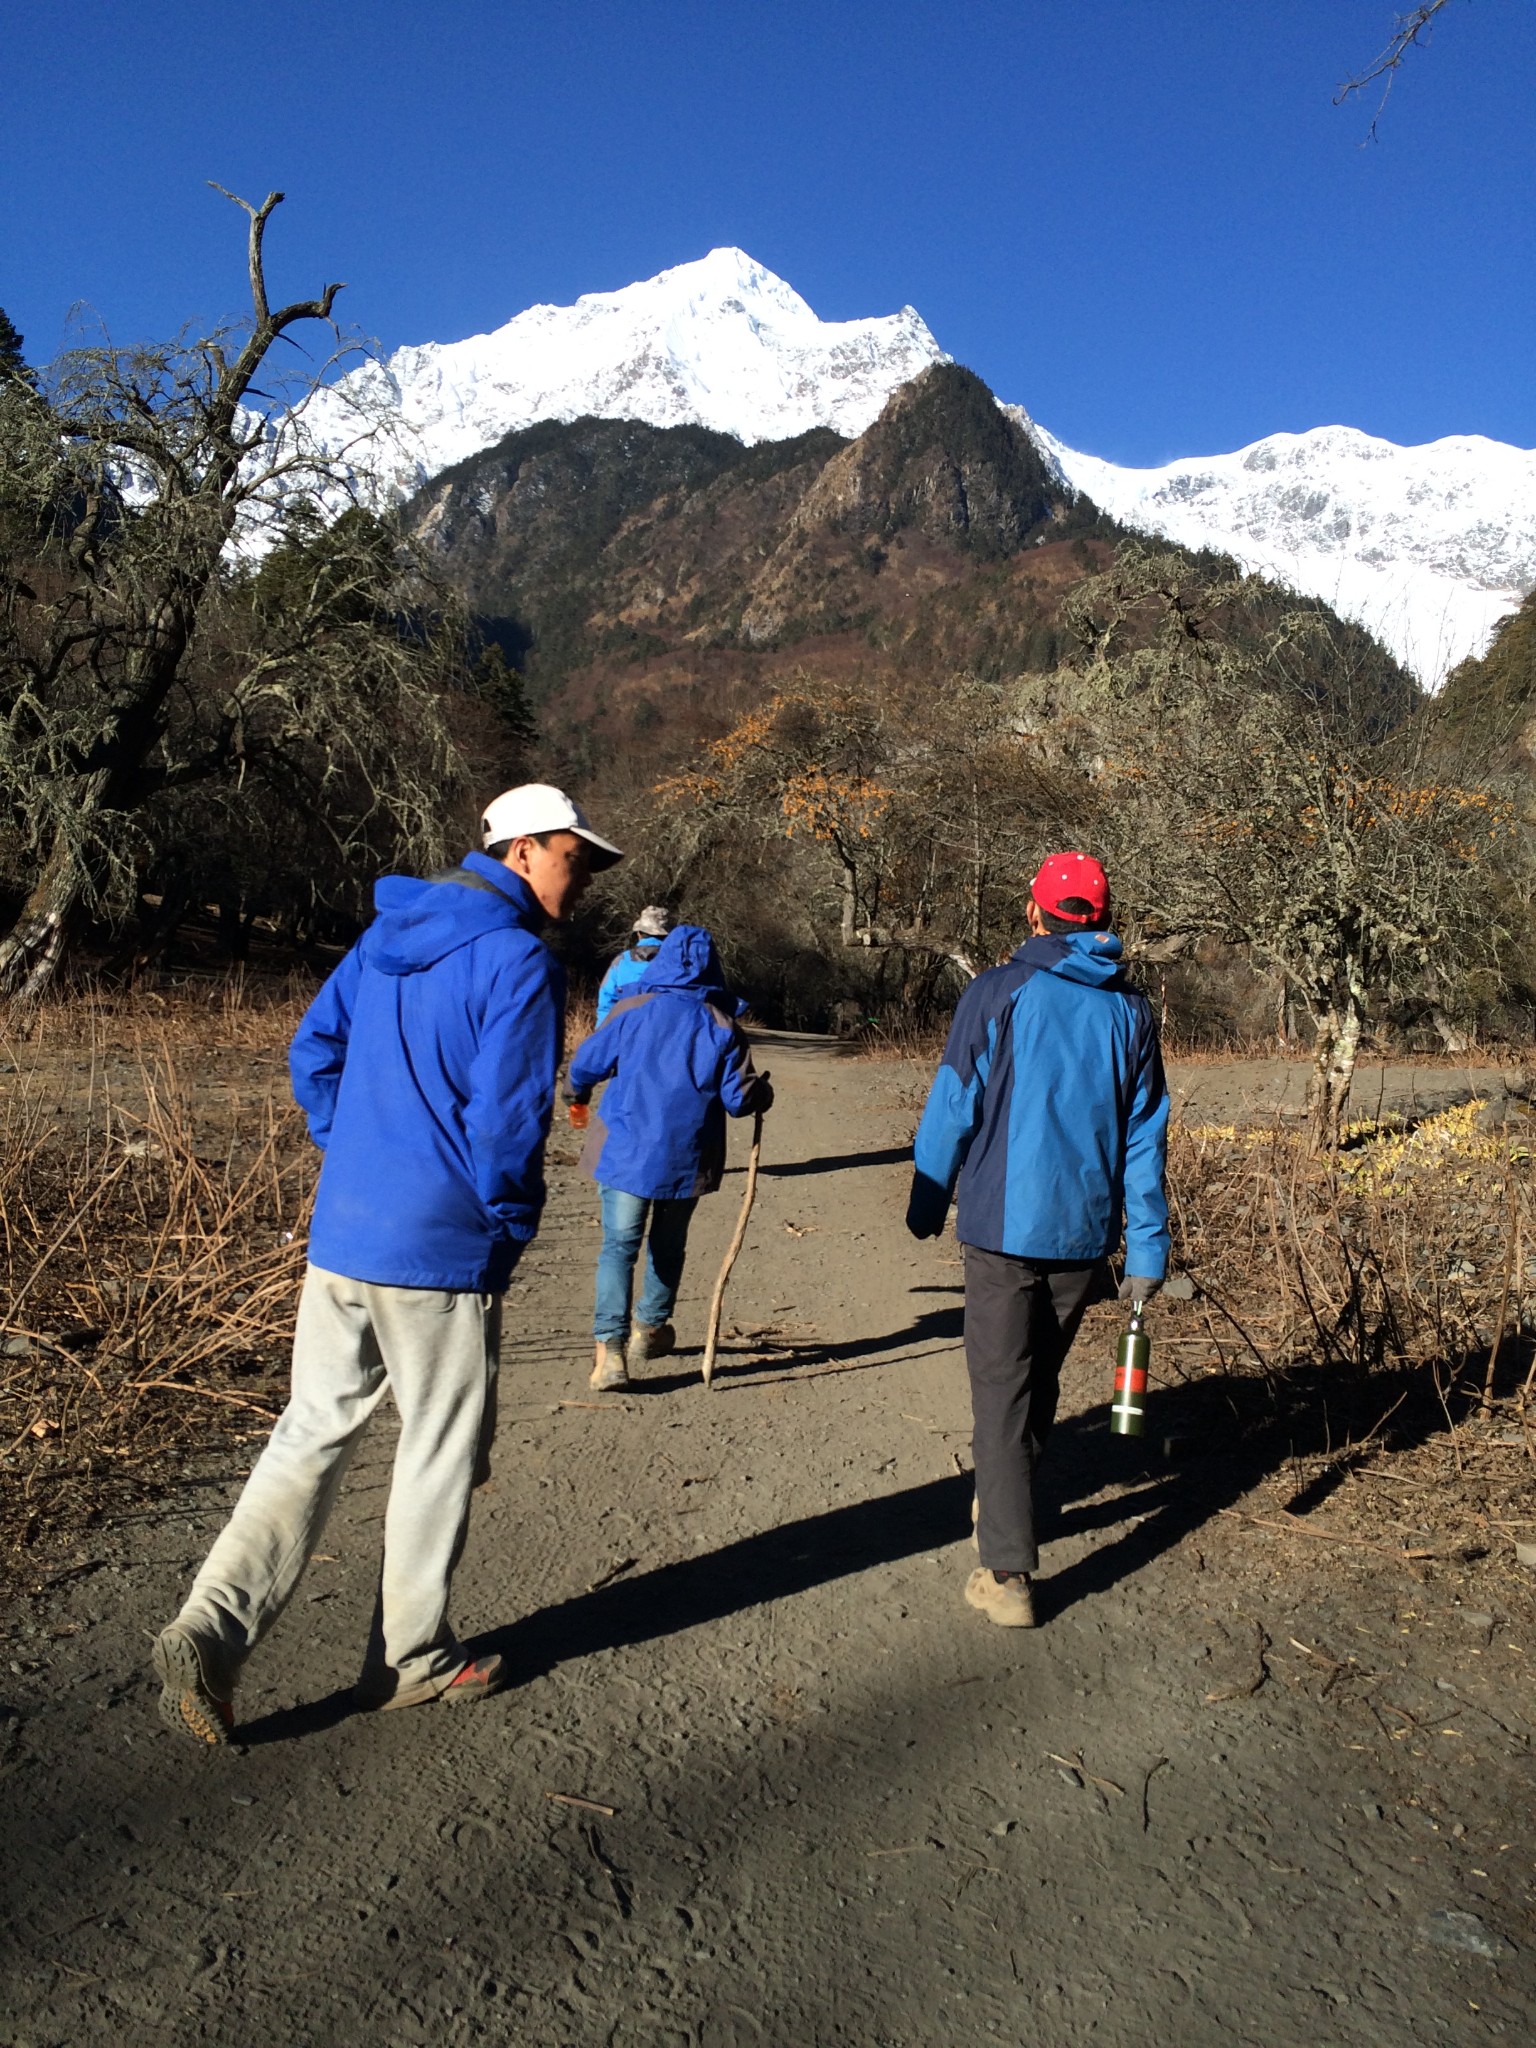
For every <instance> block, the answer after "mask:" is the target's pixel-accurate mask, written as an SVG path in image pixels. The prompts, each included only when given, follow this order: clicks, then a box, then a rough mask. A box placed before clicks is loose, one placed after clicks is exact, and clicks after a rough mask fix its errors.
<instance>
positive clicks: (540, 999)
mask: <svg viewBox="0 0 1536 2048" xmlns="http://www.w3.org/2000/svg"><path fill="white" fill-rule="evenodd" d="M457 872H458V873H459V875H460V876H461V877H462V879H460V880H457V881H454V880H447V879H438V880H434V881H430V882H426V881H419V880H417V879H416V878H415V877H413V876H409V875H386V876H384V878H383V880H382V881H380V882H379V883H378V885H377V887H376V888H375V890H374V904H375V907H376V909H377V912H378V915H377V916H376V917H375V919H374V921H373V923H372V924H371V925H370V926H369V927H368V929H367V931H366V932H364V934H363V936H362V937H361V938H360V939H359V940H358V942H357V944H356V945H355V946H354V947H353V948H352V950H351V952H350V953H348V955H347V957H346V958H345V959H344V960H343V961H342V963H341V965H340V966H339V967H338V968H337V969H336V971H335V973H334V974H333V975H332V976H331V978H330V979H329V981H327V982H326V984H325V986H324V987H323V988H322V989H321V991H320V993H319V995H317V996H316V997H315V1000H314V1001H313V1002H312V1003H311V1004H310V1006H309V1009H308V1011H307V1012H306V1013H305V1016H304V1020H303V1022H302V1023H301V1024H300V1026H299V1028H298V1032H297V1034H296V1035H295V1037H294V1041H293V1045H292V1048H291V1049H290V1052H289V1056H288V1063H289V1068H290V1071H291V1073H292V1075H293V1092H294V1095H295V1097H296V1098H297V1101H298V1104H299V1107H300V1108H301V1109H302V1110H304V1112H305V1113H306V1115H307V1116H308V1118H309V1132H310V1136H311V1137H312V1138H313V1139H314V1141H315V1143H316V1144H317V1145H318V1146H320V1147H321V1149H322V1150H323V1151H324V1153H325V1161H324V1164H323V1165H322V1166H321V1169H320V1187H319V1191H318V1193H317V1194H316V1196H315V1215H314V1221H313V1223H312V1224H311V1226H310V1233H309V1257H310V1261H311V1263H312V1264H314V1265H316V1266H323V1267H324V1268H325V1269H326V1270H327V1271H328V1272H332V1273H342V1274H345V1275H346V1277H347V1278H348V1279H350V1280H371V1281H376V1282H378V1283H380V1284H381V1285H384V1286H387V1287H426V1288H442V1289H444V1290H446V1291H454V1292H460V1291H462V1292H468V1293H498V1292H499V1291H500V1290H501V1289H502V1288H503V1287H505V1286H506V1284H507V1280H508V1277H509V1275H510V1274H511V1271H512V1268H513V1266H514V1264H515V1263H516V1260H517V1256H518V1253H519V1251H520V1250H521V1248H522V1246H523V1245H524V1244H525V1243H526V1242H527V1241H528V1239H529V1238H531V1237H532V1236H533V1234H534V1231H535V1230H536V1229H537V1228H538V1222H539V1214H540V1211H541V1210H542V1208H543V1206H544V1140H545V1138H546V1137H547V1136H548V1134H549V1119H550V1112H551V1111H552V1109H553V1107H554V1099H555V1076H556V1073H557V1071H558V1068H559V1063H560V1052H561V1041H562V1037H563V1033H564V1023H565V974H564V970H563V969H562V968H561V966H560V963H559V961H558V960H556V959H555V957H554V955H553V954H552V953H551V952H550V950H549V948H548V947H547V946H546V945H545V944H544V942H543V941H542V940H541V939H540V938H539V937H538V930H539V927H540V925H541V924H542V923H543V921H544V913H543V911H542V910H541V909H540V908H539V905H538V903H537V901H536V899H535V898H534V895H533V892H532V891H531V890H530V889H529V888H528V886H527V884H526V883H525V882H523V881H522V880H521V879H520V878H519V877H518V876H516V875H514V874H512V873H511V872H510V870H508V869H507V868H505V867H503V866H502V864H501V863H500V861H495V860H492V859H490V858H489V856H488V855H486V854H483V853H470V854H466V855H465V857H464V864H463V867H462V868H461V869H460V870H458V871H457Z"/></svg>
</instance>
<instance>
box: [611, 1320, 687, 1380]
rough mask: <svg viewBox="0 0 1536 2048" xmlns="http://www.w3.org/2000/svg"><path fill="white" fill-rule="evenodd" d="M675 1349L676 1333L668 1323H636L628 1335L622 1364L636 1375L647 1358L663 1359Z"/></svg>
mask: <svg viewBox="0 0 1536 2048" xmlns="http://www.w3.org/2000/svg"><path fill="white" fill-rule="evenodd" d="M676 1349H677V1332H676V1330H674V1329H673V1327H672V1325H671V1324H670V1323H636V1325H635V1327H634V1328H633V1329H632V1330H631V1331H630V1333H629V1345H628V1348H627V1349H626V1351H625V1353H624V1363H625V1365H626V1366H627V1367H628V1368H629V1370H630V1372H631V1373H636V1372H638V1371H639V1370H640V1368H641V1366H642V1365H644V1364H645V1362H646V1360H647V1359H648V1358H665V1357H666V1356H667V1353H668V1352H669V1351H675V1350H676Z"/></svg>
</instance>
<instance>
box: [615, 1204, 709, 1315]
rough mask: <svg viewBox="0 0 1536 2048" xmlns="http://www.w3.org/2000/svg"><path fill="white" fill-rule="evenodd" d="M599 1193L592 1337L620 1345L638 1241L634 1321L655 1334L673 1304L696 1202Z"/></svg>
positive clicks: (680, 1276) (680, 1281) (633, 1274)
mask: <svg viewBox="0 0 1536 2048" xmlns="http://www.w3.org/2000/svg"><path fill="white" fill-rule="evenodd" d="M599 1193H600V1194H601V1195H602V1198H603V1248H602V1250H601V1251H600V1252H599V1253H598V1256H597V1303H596V1306H595V1308H594V1309H593V1313H592V1334H593V1336H594V1337H595V1338H596V1339H597V1341H598V1343H599V1344H622V1343H623V1342H624V1341H625V1339H626V1338H627V1337H628V1335H629V1296H630V1289H631V1288H632V1286H633V1285H634V1278H635V1263H636V1261H637V1260H638V1259H639V1256H640V1244H641V1240H642V1239H644V1240H645V1283H644V1285H643V1286H642V1287H641V1289H640V1300H639V1303H638V1305H637V1307H636V1309H635V1321H636V1322H637V1323H643V1324H644V1325H645V1326H646V1328H647V1329H654V1328H655V1327H656V1326H657V1324H658V1323H664V1322H666V1320H667V1318H668V1317H669V1316H670V1315H671V1313H672V1310H673V1308H674V1306H675V1305H676V1302H677V1290H678V1288H679V1287H680V1286H681V1285H682V1280H683V1260H684V1259H685V1258H686V1257H687V1255H688V1225H689V1224H690V1223H691V1222H692V1221H693V1212H694V1210H695V1208H696V1207H697V1206H698V1198H697V1196H693V1195H690V1196H688V1197H687V1198H686V1199H684V1200H679V1201H670V1202H667V1201H664V1202H648V1201H646V1200H645V1199H644V1197H643V1196H641V1195H626V1194H625V1193H624V1191H623V1189H622V1188H600V1189H599ZM647 1215H649V1218H650V1225H651V1229H650V1235H649V1237H647V1236H646V1229H645V1225H646V1218H647Z"/></svg>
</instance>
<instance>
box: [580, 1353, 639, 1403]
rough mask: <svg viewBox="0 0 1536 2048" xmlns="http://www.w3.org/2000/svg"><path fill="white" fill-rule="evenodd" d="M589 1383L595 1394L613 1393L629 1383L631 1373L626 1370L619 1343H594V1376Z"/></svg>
mask: <svg viewBox="0 0 1536 2048" xmlns="http://www.w3.org/2000/svg"><path fill="white" fill-rule="evenodd" d="M587 1385H588V1386H589V1387H590V1388H591V1389H592V1391H593V1393H594V1394H611V1393H613V1392H615V1391H616V1390H617V1389H618V1388H619V1387H627V1386H628V1385H629V1374H628V1373H627V1372H626V1371H625V1370H624V1353H623V1351H622V1350H621V1349H620V1348H619V1346H618V1345H617V1344H597V1345H594V1347H593V1364H592V1377H591V1378H590V1379H589V1380H588V1381H587Z"/></svg>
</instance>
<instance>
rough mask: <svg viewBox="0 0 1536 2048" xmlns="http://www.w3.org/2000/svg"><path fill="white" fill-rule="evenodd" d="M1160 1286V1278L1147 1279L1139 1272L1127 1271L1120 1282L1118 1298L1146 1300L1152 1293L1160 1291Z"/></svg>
mask: <svg viewBox="0 0 1536 2048" xmlns="http://www.w3.org/2000/svg"><path fill="white" fill-rule="evenodd" d="M1162 1286H1163V1283H1162V1281H1161V1280H1148V1279H1147V1278H1146V1276H1145V1275H1144V1274H1141V1273H1127V1274H1126V1276H1125V1278H1124V1279H1123V1280H1122V1281H1121V1282H1120V1299H1121V1300H1122V1301H1140V1302H1148V1301H1150V1300H1151V1299H1152V1297H1153V1295H1154V1294H1160V1293H1161V1292H1162Z"/></svg>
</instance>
